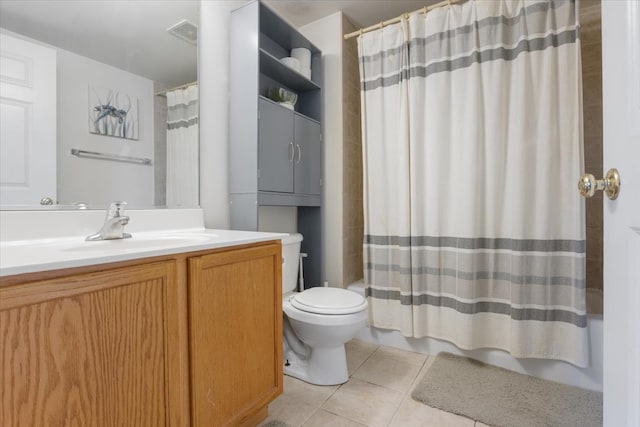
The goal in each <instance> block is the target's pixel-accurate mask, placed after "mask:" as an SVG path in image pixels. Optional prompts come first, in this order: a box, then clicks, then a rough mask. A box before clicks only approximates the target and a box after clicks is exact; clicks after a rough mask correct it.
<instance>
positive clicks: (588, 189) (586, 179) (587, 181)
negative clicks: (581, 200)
mask: <svg viewBox="0 0 640 427" xmlns="http://www.w3.org/2000/svg"><path fill="white" fill-rule="evenodd" d="M598 190H603V191H604V194H606V195H607V197H608V198H609V199H610V200H615V199H616V198H617V197H618V193H620V174H619V173H618V169H615V168H612V169H609V171H608V172H607V174H606V175H605V176H604V178H603V179H596V178H595V177H594V176H593V175H591V174H590V173H587V174H584V175H582V176H581V177H580V180H579V181H578V191H580V194H581V195H583V196H584V197H591V196H593V195H594V194H595V193H596V191H598Z"/></svg>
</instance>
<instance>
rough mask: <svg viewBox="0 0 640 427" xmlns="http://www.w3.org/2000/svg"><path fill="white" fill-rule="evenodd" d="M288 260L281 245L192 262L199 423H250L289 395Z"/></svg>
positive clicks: (194, 401)
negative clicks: (285, 371) (285, 358)
mask: <svg viewBox="0 0 640 427" xmlns="http://www.w3.org/2000/svg"><path fill="white" fill-rule="evenodd" d="M281 263H282V260H281V250H280V245H279V244H269V245H264V246H260V247H255V248H247V249H238V250H234V251H228V252H224V253H218V254H212V255H205V256H202V257H195V258H191V259H190V260H189V276H190V283H189V307H190V323H189V329H190V331H189V335H190V350H191V351H190V353H191V354H190V358H191V373H192V374H191V375H192V377H191V390H192V394H191V396H192V405H191V408H192V422H193V425H197V426H205V425H211V426H226V425H243V424H245V423H249V422H250V420H255V417H256V416H257V415H256V414H257V413H260V412H262V413H265V407H266V405H267V404H268V403H269V402H270V401H271V400H272V399H273V398H275V396H277V395H278V394H280V393H282V282H281V275H282V272H281ZM251 422H253V421H251Z"/></svg>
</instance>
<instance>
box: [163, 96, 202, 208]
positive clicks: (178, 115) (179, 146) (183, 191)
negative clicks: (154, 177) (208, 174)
mask: <svg viewBox="0 0 640 427" xmlns="http://www.w3.org/2000/svg"><path fill="white" fill-rule="evenodd" d="M198 171H199V161H198V85H191V86H189V87H187V88H185V89H176V90H173V91H169V92H167V206H169V207H177V206H185V207H196V206H198V205H199V185H198V182H199V181H198V180H199V178H198V177H199V174H198Z"/></svg>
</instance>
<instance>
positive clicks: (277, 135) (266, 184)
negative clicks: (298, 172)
mask: <svg viewBox="0 0 640 427" xmlns="http://www.w3.org/2000/svg"><path fill="white" fill-rule="evenodd" d="M259 112H260V118H259V120H258V122H259V123H258V139H259V143H258V169H259V174H258V190H260V191H277V192H281V193H292V192H293V155H294V142H293V111H289V110H287V109H286V108H284V107H281V106H279V105H275V104H273V103H271V102H269V101H265V100H264V99H260V100H259Z"/></svg>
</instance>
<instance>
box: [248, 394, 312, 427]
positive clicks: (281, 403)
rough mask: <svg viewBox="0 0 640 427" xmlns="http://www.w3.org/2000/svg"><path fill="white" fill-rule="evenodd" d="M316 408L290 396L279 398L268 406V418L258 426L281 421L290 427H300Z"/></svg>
mask: <svg viewBox="0 0 640 427" xmlns="http://www.w3.org/2000/svg"><path fill="white" fill-rule="evenodd" d="M317 409H318V408H317V406H316V405H313V404H311V403H305V402H301V401H298V400H296V399H295V398H293V397H292V396H284V395H282V396H280V397H278V398H277V399H276V400H274V401H273V402H271V404H270V405H269V416H268V417H267V418H266V419H265V420H264V421H263V422H262V423H260V426H263V425H265V424H267V423H268V422H270V421H282V422H284V423H287V424H288V425H290V426H291V427H300V426H301V425H302V424H304V422H305V421H307V420H308V419H309V418H310V417H311V415H313V413H314V412H315V411H317Z"/></svg>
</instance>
